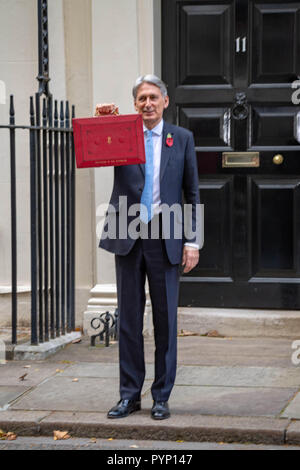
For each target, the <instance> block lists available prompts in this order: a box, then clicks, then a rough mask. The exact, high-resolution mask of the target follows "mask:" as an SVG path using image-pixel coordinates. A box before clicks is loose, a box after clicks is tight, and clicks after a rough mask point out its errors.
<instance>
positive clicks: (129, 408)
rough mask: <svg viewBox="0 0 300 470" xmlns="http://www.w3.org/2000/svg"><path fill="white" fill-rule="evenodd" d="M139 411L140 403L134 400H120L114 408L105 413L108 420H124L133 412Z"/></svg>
mask: <svg viewBox="0 0 300 470" xmlns="http://www.w3.org/2000/svg"><path fill="white" fill-rule="evenodd" d="M140 409H141V402H140V401H136V400H120V401H119V402H118V403H117V405H116V406H114V407H113V408H112V409H111V410H109V412H108V413H107V417H108V418H113V419H114V418H126V416H128V415H130V413H133V412H134V411H139V410H140Z"/></svg>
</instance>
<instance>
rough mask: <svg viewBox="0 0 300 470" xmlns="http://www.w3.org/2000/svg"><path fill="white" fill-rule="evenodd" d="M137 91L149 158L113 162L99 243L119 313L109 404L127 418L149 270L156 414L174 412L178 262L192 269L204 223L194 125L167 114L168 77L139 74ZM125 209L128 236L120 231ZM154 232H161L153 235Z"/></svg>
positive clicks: (141, 367) (139, 358)
mask: <svg viewBox="0 0 300 470" xmlns="http://www.w3.org/2000/svg"><path fill="white" fill-rule="evenodd" d="M133 97H134V104H135V109H136V111H137V112H138V113H140V114H141V115H142V117H143V122H144V138H145V149H146V164H145V165H128V166H119V167H115V174H114V187H113V191H112V195H111V199H110V204H109V210H108V212H107V218H106V225H105V226H104V231H103V234H102V237H101V241H100V247H101V248H104V249H105V250H108V251H110V252H112V253H114V254H115V261H116V278H117V294H118V309H119V319H120V333H119V355H120V398H121V399H120V401H119V402H118V404H117V405H116V406H114V407H113V408H112V409H111V410H110V411H109V412H108V418H122V417H125V416H128V415H129V414H130V413H132V412H134V411H137V410H140V409H141V390H142V386H143V382H144V378H145V362H144V342H143V334H142V331H143V317H144V309H145V280H146V276H147V279H148V284H149V292H150V298H151V304H152V313H153V324H154V338H155V347H156V350H155V378H154V382H153V384H152V388H151V392H152V397H153V407H152V410H151V416H152V418H153V419H165V418H168V417H169V416H170V411H169V407H168V399H169V396H170V393H171V390H172V387H173V385H174V381H175V375H176V352H177V305H178V290H179V271H180V270H179V267H180V264H182V265H183V266H184V271H183V272H185V273H187V272H189V271H190V270H191V269H193V268H194V267H195V266H196V265H197V263H198V260H199V248H201V246H199V239H198V238H197V236H195V233H198V229H199V227H198V226H197V224H198V225H199V220H197V217H196V214H197V211H196V209H197V207H198V205H199V204H200V200H199V189H198V171H197V162H196V155H195V150H194V139H193V135H192V133H191V132H190V131H188V130H186V129H183V128H181V127H178V126H174V125H172V124H168V123H166V122H164V121H163V112H164V109H166V108H167V107H168V104H169V97H168V95H167V90H166V86H165V84H164V83H163V82H162V81H161V80H160V79H159V78H158V77H156V76H153V75H146V76H144V77H140V78H138V79H137V81H136V84H135V86H134V88H133ZM99 113H101V106H100V105H99V106H98V107H96V114H99ZM182 193H183V194H184V197H185V202H186V204H189V206H190V208H191V211H190V214H191V217H190V227H189V229H190V232H191V237H190V239H189V240H187V236H186V231H185V228H186V227H185V226H184V223H185V221H184V223H183V224H182V223H181V217H180V214H179V213H178V208H180V209H181V208H182ZM125 196H126V198H127V199H126V198H125ZM124 199H125V202H126V203H125V202H124ZM134 205H138V206H137V207H139V208H140V213H139V214H135V215H139V219H138V221H139V224H138V225H134V226H135V228H136V229H137V230H136V233H133V232H132V230H130V227H132V224H133V221H134V220H136V219H134V217H133V215H132V212H130V210H129V211H128V212H127V209H128V208H130V207H136V206H134ZM171 207H173V208H175V209H176V210H175V211H174V212H172V211H168V210H167V211H166V212H165V213H166V214H167V218H168V219H169V220H168V221H167V218H166V217H165V213H164V210H163V209H166V208H167V209H168V208H171ZM128 214H130V215H128ZM124 215H125V216H126V219H125V220H126V224H125V229H126V236H124V234H123V236H121V235H120V232H121V219H122V217H123V216H124ZM123 220H124V219H123ZM109 224H112V225H114V224H115V226H116V236H111V235H109V232H107V230H106V229H107V227H108V226H109ZM178 226H179V230H178ZM122 230H123V231H124V224H123V228H122ZM153 232H154V233H156V235H157V236H151V234H152V235H153ZM190 232H189V233H190ZM178 233H179V235H178ZM200 245H201V242H200Z"/></svg>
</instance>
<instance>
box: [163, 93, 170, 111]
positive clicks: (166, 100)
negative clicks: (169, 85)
mask: <svg viewBox="0 0 300 470" xmlns="http://www.w3.org/2000/svg"><path fill="white" fill-rule="evenodd" d="M169 103H170V98H169V97H168V95H167V96H165V106H164V108H165V109H167V107H168V106H169Z"/></svg>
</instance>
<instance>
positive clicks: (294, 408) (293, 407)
mask: <svg viewBox="0 0 300 470" xmlns="http://www.w3.org/2000/svg"><path fill="white" fill-rule="evenodd" d="M281 416H282V417H283V418H291V419H300V393H299V392H298V393H297V394H296V395H295V397H294V398H293V400H291V401H290V403H289V404H288V406H287V407H286V409H285V410H284V412H283V413H282V415H281Z"/></svg>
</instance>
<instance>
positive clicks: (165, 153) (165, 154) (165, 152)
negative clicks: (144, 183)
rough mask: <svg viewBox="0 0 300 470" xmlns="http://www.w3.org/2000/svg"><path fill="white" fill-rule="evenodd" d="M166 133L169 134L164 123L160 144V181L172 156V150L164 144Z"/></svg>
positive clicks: (167, 126) (166, 124) (167, 127)
mask: <svg viewBox="0 0 300 470" xmlns="http://www.w3.org/2000/svg"><path fill="white" fill-rule="evenodd" d="M168 132H169V125H168V123H167V122H165V123H164V127H163V134H162V143H161V160H160V181H161V180H162V178H163V176H164V173H165V170H166V168H167V164H168V161H169V159H170V157H171V155H172V150H173V147H168V145H167V144H166V140H167V135H168ZM172 135H173V133H172Z"/></svg>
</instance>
